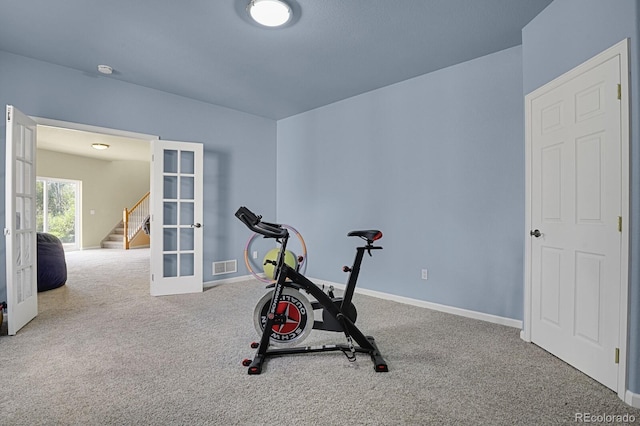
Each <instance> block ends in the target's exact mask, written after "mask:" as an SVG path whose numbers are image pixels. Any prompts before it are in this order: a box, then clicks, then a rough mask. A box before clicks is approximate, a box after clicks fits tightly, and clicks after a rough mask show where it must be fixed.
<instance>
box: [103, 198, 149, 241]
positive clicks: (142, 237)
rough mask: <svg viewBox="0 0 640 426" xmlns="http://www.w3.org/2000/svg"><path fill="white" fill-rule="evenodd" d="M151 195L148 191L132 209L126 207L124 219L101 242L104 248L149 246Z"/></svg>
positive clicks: (123, 214)
mask: <svg viewBox="0 0 640 426" xmlns="http://www.w3.org/2000/svg"><path fill="white" fill-rule="evenodd" d="M149 195H150V194H149V193H148V192H147V193H146V194H145V196H144V197H142V198H141V199H140V201H138V202H137V203H136V205H135V206H133V207H132V208H131V209H127V208H125V209H124V211H123V212H122V220H121V221H120V222H119V223H118V224H117V225H116V226H115V227H114V228H113V229H112V230H111V232H110V233H109V235H107V236H106V237H105V238H104V239H103V240H102V242H101V243H100V246H101V247H102V248H115V249H126V250H129V249H130V248H132V247H149V235H148V232H149V226H148V219H149Z"/></svg>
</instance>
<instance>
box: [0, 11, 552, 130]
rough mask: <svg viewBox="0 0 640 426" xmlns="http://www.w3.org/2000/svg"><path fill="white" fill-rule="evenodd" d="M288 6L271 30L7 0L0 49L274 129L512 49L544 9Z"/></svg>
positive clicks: (233, 14)
mask: <svg viewBox="0 0 640 426" xmlns="http://www.w3.org/2000/svg"><path fill="white" fill-rule="evenodd" d="M287 1H288V2H289V4H290V5H291V7H292V9H293V14H294V17H293V19H292V21H291V22H290V23H289V24H288V25H287V26H285V27H284V28H279V29H268V28H264V27H260V26H259V25H258V24H255V23H253V22H251V20H250V19H249V17H248V14H247V12H246V6H247V4H248V0H189V1H184V2H181V1H175V0H135V1H132V0H109V1H98V0H64V1H52V0H19V1H8V0H7V1H3V2H0V50H4V51H7V52H11V53H14V54H18V55H22V56H26V57H29V58H34V59H38V60H41V61H46V62H50V63H53V64H58V65H61V66H64V67H69V68H73V69H75V70H80V71H81V72H83V73H85V75H91V76H94V77H96V78H110V79H116V80H121V81H125V82H129V83H133V84H137V85H142V86H146V87H149V88H153V89H157V90H161V91H164V92H169V93H173V94H177V95H180V96H185V97H188V98H192V99H197V100H200V101H203V102H208V103H211V104H216V105H221V106H224V107H228V108H232V109H236V110H239V111H244V112H247V113H250V114H255V115H259V116H263V117H268V118H272V119H276V120H277V119H282V118H285V117H289V116H291V115H295V114H298V113H301V112H304V111H307V110H310V109H313V108H317V107H320V106H323V105H327V104H330V103H333V102H336V101H339V100H341V99H345V98H349V97H351V96H354V95H357V94H360V93H364V92H367V91H370V90H374V89H377V88H380V87H384V86H387V85H390V84H393V83H397V82H399V81H403V80H406V79H408V78H412V77H416V76H419V75H422V74H426V73H428V72H432V71H435V70H438V69H441V68H444V67H448V66H451V65H454V64H457V63H460V62H464V61H468V60H471V59H474V58H477V57H480V56H484V55H487V54H490V53H493V52H497V51H500V50H503V49H506V48H509V47H512V46H516V45H519V44H521V43H522V41H521V40H522V37H521V30H522V28H523V27H524V26H525V25H526V24H527V23H528V22H530V21H531V19H533V18H534V17H535V16H536V15H537V14H538V13H540V11H542V10H543V9H544V8H545V7H546V6H547V5H548V4H549V3H551V1H552V0H396V1H390V0H287ZM99 64H108V65H110V66H112V67H113V68H114V73H113V74H112V75H111V76H102V75H100V74H98V72H97V66H98V65H99Z"/></svg>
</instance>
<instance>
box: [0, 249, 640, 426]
mask: <svg viewBox="0 0 640 426" xmlns="http://www.w3.org/2000/svg"><path fill="white" fill-rule="evenodd" d="M148 256H149V251H148V249H141V250H131V251H128V252H126V251H124V250H92V251H83V252H72V253H68V264H69V280H68V282H67V285H65V286H63V287H61V288H58V289H55V290H52V291H49V292H45V293H41V294H39V296H38V301H39V315H38V316H37V317H36V319H34V320H33V321H32V322H31V323H29V324H28V325H27V326H26V327H25V328H24V329H23V330H21V331H20V332H19V333H18V334H17V335H16V336H12V337H9V336H7V335H6V325H5V326H3V329H2V335H1V336H0V365H1V368H0V371H1V376H0V424H2V425H133V424H136V425H165V424H167V425H200V424H205V425H234V424H237V425H254V424H256V425H261V424H264V425H267V424H269V425H275V424H298V423H299V424H322V425H346V424H355V425H364V424H370V425H426V424H438V425H440V424H444V425H476V424H491V425H515V424H527V425H528V424H560V423H574V421H575V415H576V413H591V414H608V415H624V414H630V415H633V416H635V418H636V421H637V422H640V410H637V409H633V408H631V407H629V406H627V405H626V404H624V402H622V401H621V400H619V399H618V397H617V396H616V395H615V393H614V392H612V391H611V390H609V389H607V388H605V387H603V386H602V385H600V384H598V383H596V382H594V381H593V380H591V379H590V378H588V377H587V376H585V375H584V374H582V373H580V372H578V371H576V370H575V369H573V368H572V367H570V366H568V365H566V364H564V363H563V362H561V361H559V360H558V359H556V358H554V357H553V356H551V355H549V354H548V353H546V352H545V351H543V350H541V349H539V348H538V347H536V346H534V345H532V344H527V343H525V342H523V341H522V340H520V338H519V337H518V336H519V330H516V329H513V328H509V327H504V326H500V325H495V324H490V323H486V322H482V321H475V320H471V319H466V318H462V317H457V316H453V315H449V314H444V313H440V312H435V311H430V310H427V309H423V308H418V307H414V306H407V305H402V304H398V303H395V302H390V301H384V300H380V299H376V298H372V297H367V296H363V295H356V296H355V299H354V300H355V302H356V305H357V307H358V312H359V316H358V325H359V326H360V328H361V329H362V330H363V331H364V332H365V333H366V334H372V335H373V336H375V338H376V340H377V342H378V345H379V347H380V350H381V352H382V353H383V355H384V356H385V358H386V360H387V361H388V363H389V368H390V370H391V371H390V372H389V373H375V372H374V371H373V364H372V363H371V361H370V359H369V357H368V356H365V355H360V356H359V357H358V360H357V362H355V363H349V362H348V361H347V359H346V358H345V357H344V356H343V355H342V354H341V353H339V352H334V353H325V354H314V355H298V356H289V357H280V358H273V359H270V360H269V361H268V362H267V364H266V366H265V369H264V372H263V374H262V375H259V376H249V375H247V373H246V368H245V367H242V365H241V360H242V359H243V358H245V357H250V356H252V355H253V350H252V349H250V347H249V343H250V342H251V341H252V340H256V339H257V335H256V333H255V331H254V329H253V322H252V315H253V308H254V305H255V303H256V302H257V300H258V299H259V298H260V297H261V296H262V295H263V294H264V288H263V284H261V283H259V282H257V281H254V280H248V281H246V282H241V283H234V284H224V285H219V286H216V287H213V288H210V289H208V290H206V291H205V292H204V293H202V294H194V295H182V296H167V297H151V296H149V284H148V275H149V266H148ZM343 342H344V338H343V337H342V336H341V335H339V334H337V333H329V332H315V331H314V333H312V335H311V336H310V337H309V338H308V339H307V340H306V341H305V344H307V343H309V344H317V343H343Z"/></svg>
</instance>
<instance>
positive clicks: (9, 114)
mask: <svg viewBox="0 0 640 426" xmlns="http://www.w3.org/2000/svg"><path fill="white" fill-rule="evenodd" d="M7 122H11V109H9V108H7Z"/></svg>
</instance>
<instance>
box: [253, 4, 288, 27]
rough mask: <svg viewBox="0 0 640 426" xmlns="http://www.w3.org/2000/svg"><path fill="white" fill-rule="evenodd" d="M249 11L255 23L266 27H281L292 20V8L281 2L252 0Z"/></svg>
mask: <svg viewBox="0 0 640 426" xmlns="http://www.w3.org/2000/svg"><path fill="white" fill-rule="evenodd" d="M247 11H248V12H249V15H250V16H251V18H252V19H253V20H254V21H256V22H257V23H259V24H260V25H264V26H265V27H279V26H282V25H284V24H286V23H287V22H289V19H291V7H289V5H288V4H287V3H285V2H284V1H281V0H251V1H250V2H249V5H248V6H247Z"/></svg>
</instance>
